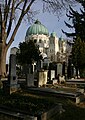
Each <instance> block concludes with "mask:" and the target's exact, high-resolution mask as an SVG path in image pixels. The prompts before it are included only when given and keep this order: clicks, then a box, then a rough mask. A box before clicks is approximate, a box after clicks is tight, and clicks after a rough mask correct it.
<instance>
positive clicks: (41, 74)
mask: <svg viewBox="0 0 85 120" xmlns="http://www.w3.org/2000/svg"><path fill="white" fill-rule="evenodd" d="M47 77H48V71H47V70H41V71H38V87H40V86H43V85H46V83H47Z"/></svg>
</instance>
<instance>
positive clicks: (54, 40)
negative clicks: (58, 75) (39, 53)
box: [49, 32, 59, 62]
mask: <svg viewBox="0 0 85 120" xmlns="http://www.w3.org/2000/svg"><path fill="white" fill-rule="evenodd" d="M58 52H59V45H58V37H57V36H56V33H55V32H53V33H51V35H50V38H49V53H50V54H49V58H50V61H53V62H57V53H58Z"/></svg>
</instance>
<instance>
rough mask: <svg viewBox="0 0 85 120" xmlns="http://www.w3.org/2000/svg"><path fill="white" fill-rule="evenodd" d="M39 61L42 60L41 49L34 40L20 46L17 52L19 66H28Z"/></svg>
mask: <svg viewBox="0 0 85 120" xmlns="http://www.w3.org/2000/svg"><path fill="white" fill-rule="evenodd" d="M39 59H42V57H41V56H40V51H39V48H38V46H37V45H36V44H35V43H34V42H33V41H32V40H30V41H29V42H27V43H26V42H23V43H20V44H19V50H18V52H17V63H18V64H20V65H28V64H32V63H33V62H34V61H38V60H39Z"/></svg>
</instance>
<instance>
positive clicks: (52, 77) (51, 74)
mask: <svg viewBox="0 0 85 120" xmlns="http://www.w3.org/2000/svg"><path fill="white" fill-rule="evenodd" d="M54 78H55V70H51V71H50V80H53V79H54Z"/></svg>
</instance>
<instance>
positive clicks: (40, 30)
mask: <svg viewBox="0 0 85 120" xmlns="http://www.w3.org/2000/svg"><path fill="white" fill-rule="evenodd" d="M32 34H33V35H35V34H40V35H41V34H44V35H49V32H48V30H47V28H46V27H45V26H44V25H42V24H41V22H40V21H38V20H36V22H35V23H34V24H33V25H32V26H30V27H29V28H28V30H27V33H26V36H28V35H32Z"/></svg>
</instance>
